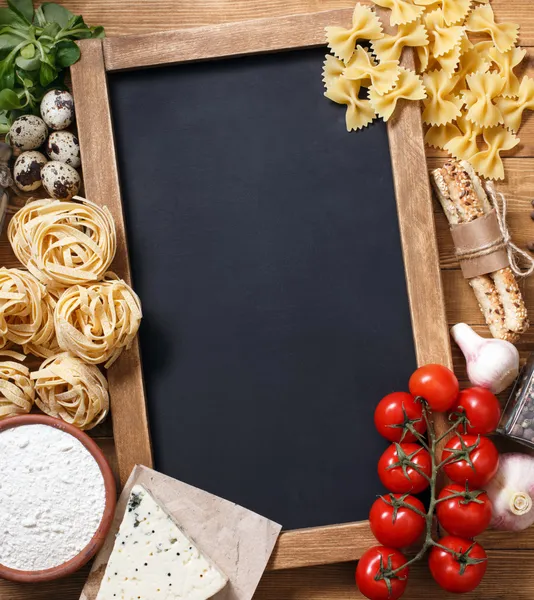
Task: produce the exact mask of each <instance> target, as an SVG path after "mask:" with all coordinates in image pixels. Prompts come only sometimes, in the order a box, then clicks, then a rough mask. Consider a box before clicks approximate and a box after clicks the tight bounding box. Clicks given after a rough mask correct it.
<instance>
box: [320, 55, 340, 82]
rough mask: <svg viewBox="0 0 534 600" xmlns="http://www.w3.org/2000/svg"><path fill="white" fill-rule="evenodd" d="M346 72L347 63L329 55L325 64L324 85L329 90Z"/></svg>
mask: <svg viewBox="0 0 534 600" xmlns="http://www.w3.org/2000/svg"><path fill="white" fill-rule="evenodd" d="M344 70H345V63H344V62H343V61H342V60H340V59H339V58H336V57H335V56H332V55H331V54H327V55H326V57H325V61H324V63H323V83H324V86H325V88H326V89H328V88H329V87H330V86H331V85H332V84H333V83H334V82H335V81H337V79H339V77H340V76H341V75H343V71H344Z"/></svg>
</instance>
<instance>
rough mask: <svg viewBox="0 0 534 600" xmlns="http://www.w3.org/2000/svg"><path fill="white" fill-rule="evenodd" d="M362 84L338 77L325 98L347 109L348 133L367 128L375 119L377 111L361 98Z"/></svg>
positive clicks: (328, 89)
mask: <svg viewBox="0 0 534 600" xmlns="http://www.w3.org/2000/svg"><path fill="white" fill-rule="evenodd" d="M360 89H361V82H360V81H354V80H350V79H347V78H346V77H343V76H342V77H338V79H337V80H336V81H334V82H333V83H332V84H331V85H330V87H329V88H327V90H326V92H325V94H324V95H325V96H326V97H327V98H329V99H330V100H332V101H333V102H336V103H337V104H344V105H345V106H346V107H347V112H346V113H345V122H346V125H347V131H355V130H358V129H361V128H362V127H366V126H367V125H369V123H371V122H372V120H373V119H374V118H375V116H376V114H375V110H374V108H373V107H372V105H371V103H370V102H369V100H364V99H361V98H359V94H360Z"/></svg>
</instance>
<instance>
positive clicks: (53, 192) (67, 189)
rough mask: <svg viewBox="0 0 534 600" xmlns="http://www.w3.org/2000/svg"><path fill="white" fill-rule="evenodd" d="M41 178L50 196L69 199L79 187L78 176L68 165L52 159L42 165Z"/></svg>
mask: <svg viewBox="0 0 534 600" xmlns="http://www.w3.org/2000/svg"><path fill="white" fill-rule="evenodd" d="M41 179H42V181H43V186H44V188H45V190H46V191H47V192H48V194H50V196H51V197H52V198H57V199H58V200H70V199H71V198H72V197H73V196H75V195H76V194H77V193H78V191H79V189H80V176H79V175H78V172H77V171H76V169H73V168H72V167H71V166H70V165H66V164H65V163H62V162H59V161H58V160H52V161H50V162H49V163H46V165H45V166H44V167H43V170H42V171H41Z"/></svg>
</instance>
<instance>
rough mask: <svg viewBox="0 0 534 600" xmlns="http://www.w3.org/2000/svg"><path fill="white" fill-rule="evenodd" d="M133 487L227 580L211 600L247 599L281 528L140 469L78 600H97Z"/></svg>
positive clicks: (132, 478) (133, 476)
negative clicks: (151, 500)
mask: <svg viewBox="0 0 534 600" xmlns="http://www.w3.org/2000/svg"><path fill="white" fill-rule="evenodd" d="M136 484H140V485H143V486H144V487H145V488H146V489H147V490H148V491H149V492H150V493H151V494H152V495H153V496H154V498H155V499H156V500H157V501H158V502H159V503H160V504H161V505H162V506H163V507H164V508H165V510H166V511H167V513H168V514H169V515H170V516H171V517H173V518H174V519H175V521H176V523H177V525H178V526H179V527H180V528H181V529H182V531H183V532H184V533H185V534H186V535H187V536H188V537H189V538H190V539H191V540H192V541H193V542H194V543H195V544H196V545H197V547H198V548H199V550H200V551H201V552H203V553H204V554H206V555H207V556H208V557H209V558H210V559H211V560H212V561H213V562H214V563H215V564H216V565H217V566H218V567H219V569H221V571H223V573H224V574H225V575H226V576H227V577H228V579H229V582H228V585H227V586H226V587H225V589H224V590H222V591H221V592H220V593H219V594H217V595H216V596H214V598H216V600H250V599H251V598H252V596H253V594H254V591H255V590H256V587H257V586H258V583H259V581H260V579H261V576H262V574H263V572H264V570H265V567H266V566H267V562H268V561H269V557H270V556H271V553H272V551H273V548H274V545H275V543H276V540H277V538H278V535H279V534H280V530H281V529H282V527H281V525H278V524H277V523H274V522H273V521H269V519H266V518H265V517H261V516H260V515H258V514H256V513H254V512H252V511H250V510H247V509H246V508H243V507H241V506H238V505H237V504H233V503H232V502H229V501H228V500H223V499H222V498H218V497H217V496H214V495H212V494H209V493H208V492H205V491H203V490H199V489H198V488H195V487H192V486H190V485H187V484H186V483H183V482H181V481H177V480H176V479H172V478H171V477H167V476H166V475H162V474H161V473H158V472H157V471H153V470H152V469H149V468H147V467H143V466H139V465H138V466H136V467H135V468H134V470H133V471H132V474H131V475H130V477H129V479H128V481H127V483H126V485H125V487H124V490H123V491H122V494H121V496H120V498H119V501H118V503H117V510H116V512H115V519H114V520H113V524H112V526H111V530H110V532H109V535H108V537H107V538H106V541H105V542H104V545H103V547H102V549H101V550H100V552H99V553H98V554H97V556H96V558H95V561H94V563H93V568H92V569H91V572H90V574H89V577H88V579H87V582H86V584H85V586H84V588H83V591H82V594H81V596H80V600H95V598H96V595H97V593H98V590H99V588H100V582H101V580H102V577H103V575H104V571H105V569H106V564H107V561H108V558H109V556H110V554H111V551H112V550H113V544H114V542H115V535H116V534H117V531H118V530H119V526H120V523H121V521H122V518H123V516H124V510H125V508H126V504H127V502H128V497H129V495H130V491H131V489H132V487H133V486H134V485H136Z"/></svg>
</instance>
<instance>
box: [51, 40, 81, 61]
mask: <svg viewBox="0 0 534 600" xmlns="http://www.w3.org/2000/svg"><path fill="white" fill-rule="evenodd" d="M56 48H57V53H56V63H57V65H58V66H59V67H62V68H66V67H70V66H71V65H73V64H74V63H75V62H76V61H77V60H78V59H79V58H80V49H79V48H78V46H77V44H75V43H74V42H71V41H69V40H65V41H62V42H58V43H57V44H56Z"/></svg>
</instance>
